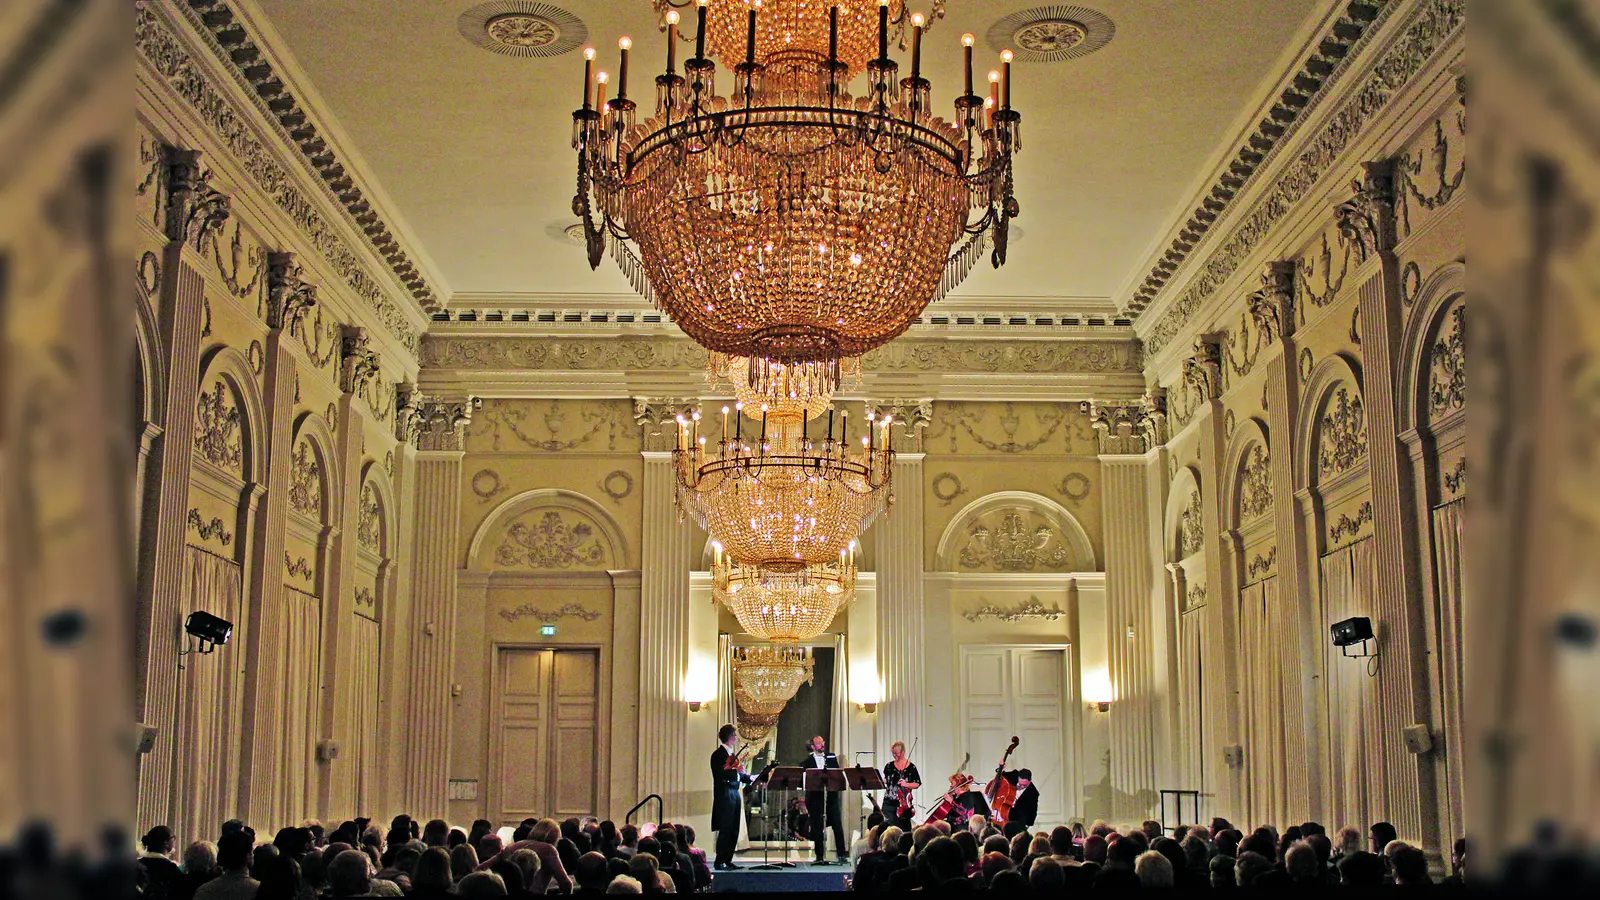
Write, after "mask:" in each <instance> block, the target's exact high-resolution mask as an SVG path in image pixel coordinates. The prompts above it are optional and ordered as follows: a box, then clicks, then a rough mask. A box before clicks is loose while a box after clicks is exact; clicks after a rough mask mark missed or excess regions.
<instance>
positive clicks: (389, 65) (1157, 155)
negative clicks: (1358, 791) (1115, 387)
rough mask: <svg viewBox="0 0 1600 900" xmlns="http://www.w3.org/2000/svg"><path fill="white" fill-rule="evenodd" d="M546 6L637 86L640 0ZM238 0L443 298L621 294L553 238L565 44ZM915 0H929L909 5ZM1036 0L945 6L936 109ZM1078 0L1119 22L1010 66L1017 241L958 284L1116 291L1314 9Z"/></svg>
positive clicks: (420, 8)
mask: <svg viewBox="0 0 1600 900" xmlns="http://www.w3.org/2000/svg"><path fill="white" fill-rule="evenodd" d="M552 2H553V4H554V5H559V6H561V7H563V8H564V9H567V10H568V11H570V12H571V13H574V14H576V15H577V16H578V17H579V18H581V19H582V20H583V22H584V24H585V25H586V26H587V29H588V33H589V41H588V42H589V43H590V44H592V45H593V46H596V47H598V48H601V52H600V61H601V62H600V65H601V67H602V68H606V69H614V67H615V65H616V49H615V47H616V44H615V39H616V38H617V37H618V36H619V35H623V34H627V35H630V36H632V37H633V38H634V40H635V46H636V48H637V49H636V51H635V54H634V56H635V59H634V61H633V65H634V72H635V73H638V74H635V75H634V76H633V78H635V79H637V80H636V81H634V84H635V85H639V84H641V83H643V84H648V83H649V82H648V81H647V80H646V79H648V78H650V77H653V75H654V72H655V70H656V69H657V68H659V67H660V66H661V65H662V60H661V59H659V57H660V56H662V55H664V44H665V38H664V37H663V36H662V35H661V34H660V32H658V31H657V27H656V18H655V16H654V14H653V13H652V11H651V4H650V2H649V0H552ZM255 3H256V5H257V6H258V8H259V9H260V11H261V12H262V13H263V14H264V15H265V18H266V22H267V23H269V24H270V26H271V28H272V29H273V30H276V32H277V33H278V37H279V38H280V39H281V40H280V41H279V42H277V49H279V50H280V51H284V55H285V56H287V57H288V58H289V59H287V60H286V62H288V63H289V67H290V70H291V71H292V70H293V68H294V67H295V66H298V68H300V69H301V70H302V71H303V72H304V73H305V75H306V77H307V78H308V79H309V81H310V85H300V86H299V87H300V95H301V96H302V98H304V99H305V100H307V101H308V104H309V105H311V106H312V108H313V110H314V111H315V114H316V115H317V116H318V118H319V119H321V120H322V121H323V123H324V125H325V126H328V127H325V129H324V130H330V129H331V130H332V132H333V133H334V134H335V135H339V134H340V132H342V133H343V136H344V137H345V138H346V140H347V145H346V146H345V148H344V150H345V151H346V152H348V153H350V154H351V155H352V157H353V158H354V159H356V160H357V166H358V167H360V168H365V169H366V170H367V172H369V173H370V176H371V179H372V180H373V181H375V182H376V184H375V185H373V186H374V187H376V188H377V189H378V193H379V195H380V196H381V195H387V197H388V199H389V201H390V203H391V204H392V205H391V206H390V209H391V211H392V212H393V213H394V214H395V218H396V219H397V221H394V222H392V224H393V225H394V226H395V227H396V228H397V229H398V230H399V231H400V232H401V233H402V234H407V235H409V237H410V239H411V240H412V241H413V242H414V244H415V245H416V250H417V251H418V256H419V257H420V258H421V260H422V262H423V265H424V266H426V267H427V268H428V269H429V270H431V271H430V275H431V276H432V277H433V278H434V279H435V281H436V282H437V286H438V287H439V288H440V289H441V292H442V293H443V294H444V295H445V296H449V297H453V298H454V301H455V302H457V303H482V302H485V301H486V300H494V299H504V300H505V301H506V302H507V304H508V305H510V304H514V303H516V302H519V301H524V302H539V301H541V300H564V299H567V298H574V297H586V298H591V299H600V298H597V297H596V295H615V296H617V297H618V298H619V299H620V298H624V297H636V295H634V294H633V292H632V291H631V290H630V289H629V287H628V285H627V282H626V281H625V280H624V278H623V277H622V275H621V274H620V273H619V272H618V271H617V270H616V267H615V266H614V265H613V264H612V263H611V262H609V261H606V262H604V263H602V265H601V267H600V270H599V271H598V272H591V271H590V270H589V267H588V265H587V264H586V262H585V260H584V258H583V252H582V250H581V248H579V247H577V246H575V245H573V244H571V243H568V242H566V241H564V240H563V239H562V238H561V229H562V228H563V227H565V226H567V225H570V224H572V223H575V222H576V221H577V220H576V218H575V217H574V216H573V215H572V213H571V209H570V205H571V200H572V194H573V181H574V175H575V170H576V159H575V157H574V153H573V151H572V149H571V147H570V144H569V138H570V130H571V115H570V114H571V111H572V109H573V107H574V106H576V105H577V102H578V91H577V90H576V88H577V87H578V85H579V83H580V81H581V80H582V78H581V74H582V73H581V70H582V59H581V56H580V55H579V54H578V53H577V52H576V51H573V52H568V53H565V54H563V55H560V56H556V57H551V58H543V59H541V58H529V57H515V56H508V55H502V54H497V53H492V52H490V51H488V50H485V49H482V48H480V47H478V46H475V45H473V44H472V43H470V42H468V41H467V40H466V39H465V38H464V37H462V35H461V34H460V33H459V32H458V31H457V24H456V22H457V18H458V16H459V15H460V14H461V13H462V12H463V11H465V10H467V9H468V8H470V7H472V6H474V5H475V4H474V3H472V2H468V0H427V2H399V3H396V2H390V3H375V2H372V0H255ZM919 5H920V6H922V7H923V8H926V7H928V6H930V5H931V4H930V3H928V2H926V0H923V2H921V3H920V4H919V3H918V2H917V0H912V3H911V7H912V8H913V9H916V8H918V6H919ZM1047 5H1049V4H1043V3H1039V2H1018V0H950V3H949V16H948V18H947V19H946V20H944V21H942V22H939V23H937V25H936V26H935V28H934V29H933V31H932V32H931V33H930V35H929V37H928V39H927V42H926V43H925V45H924V70H925V74H926V75H927V76H928V77H929V78H930V79H931V80H932V81H933V84H934V102H935V104H936V107H937V108H940V109H949V108H950V104H951V101H952V100H953V99H954V97H955V92H956V90H958V89H959V87H960V81H961V73H960V59H961V54H960V45H959V36H960V34H961V33H962V32H963V31H971V32H973V33H974V34H976V35H978V36H979V46H978V52H977V57H976V63H975V68H977V69H978V73H977V76H976V77H977V80H978V81H979V82H980V85H981V82H982V81H983V79H984V75H983V73H984V71H986V70H987V69H988V68H991V67H994V66H995V64H996V58H995V57H994V54H993V52H992V51H990V50H989V49H988V48H987V47H985V46H984V41H983V36H984V34H985V32H986V31H987V30H988V29H989V26H990V25H992V24H993V23H994V22H995V21H996V20H998V19H1001V18H1003V17H1005V16H1007V15H1009V14H1012V13H1015V12H1019V11H1022V10H1028V9H1032V8H1035V7H1039V6H1047ZM1088 5H1091V6H1092V7H1093V8H1094V9H1096V10H1098V11H1099V12H1101V13H1104V14H1105V15H1106V16H1109V17H1110V19H1111V20H1112V21H1113V22H1114V23H1115V26H1116V33H1115V37H1114V38H1113V39H1112V40H1111V42H1110V43H1109V44H1108V45H1106V46H1105V47H1103V48H1101V49H1099V50H1097V51H1095V52H1093V53H1090V54H1088V55H1086V56H1083V57H1081V58H1078V59H1072V60H1065V61H1061V62H1053V63H1026V64H1024V63H1018V64H1017V65H1016V67H1015V69H1014V74H1013V78H1014V87H1013V99H1014V103H1015V105H1016V107H1017V108H1018V109H1019V110H1021V111H1022V113H1023V115H1024V146H1023V153H1022V155H1021V156H1020V157H1019V158H1018V171H1017V196H1018V199H1019V200H1020V201H1021V204H1022V218H1020V219H1019V220H1018V225H1019V226H1020V228H1021V229H1022V231H1023V237H1022V239H1021V240H1020V241H1018V242H1016V243H1015V244H1014V246H1013V248H1012V251H1011V254H1010V259H1009V261H1008V262H1007V264H1006V266H1005V267H1004V268H1003V269H1000V270H998V271H996V270H991V269H990V268H988V267H987V266H984V267H981V268H979V269H978V270H976V271H975V272H974V273H973V275H972V276H971V277H970V278H968V280H967V281H966V282H965V283H964V284H963V285H962V286H961V288H960V289H959V290H958V291H957V292H956V293H955V294H954V295H953V296H954V297H957V298H962V297H965V298H968V299H970V300H974V301H975V300H978V299H981V298H992V297H1005V298H1013V299H1012V302H1016V301H1017V300H1024V299H1029V298H1034V299H1037V301H1038V302H1039V304H1040V305H1041V306H1059V305H1061V304H1062V303H1071V302H1093V301H1105V300H1108V299H1111V300H1115V299H1120V295H1121V294H1122V293H1126V292H1127V290H1128V288H1129V286H1130V285H1131V284H1135V283H1136V282H1137V279H1138V278H1139V277H1142V276H1143V274H1144V273H1145V271H1147V270H1148V266H1149V262H1150V256H1151V254H1152V252H1154V251H1155V250H1156V249H1157V248H1158V247H1164V243H1165V239H1166V237H1167V235H1168V232H1169V230H1170V229H1171V228H1172V226H1173V225H1174V224H1175V222H1176V221H1177V219H1178V217H1179V215H1180V213H1183V212H1186V211H1187V210H1188V209H1190V208H1191V207H1192V206H1193V205H1194V201H1195V196H1196V194H1197V192H1200V191H1202V190H1203V189H1204V188H1205V187H1206V186H1208V184H1209V176H1211V174H1212V171H1211V170H1212V169H1213V167H1215V166H1216V165H1217V164H1218V162H1219V161H1221V159H1222V158H1223V157H1222V154H1225V153H1228V152H1230V151H1231V150H1232V149H1233V147H1234V146H1235V145H1236V143H1237V140H1238V139H1239V137H1240V135H1241V134H1242V132H1243V129H1244V128H1245V127H1246V126H1247V124H1248V123H1249V122H1252V121H1253V120H1254V118H1255V116H1254V114H1255V112H1256V108H1257V106H1258V105H1259V104H1260V103H1261V102H1262V100H1263V99H1264V98H1265V97H1266V96H1268V94H1269V92H1271V91H1272V90H1273V87H1274V85H1276V84H1277V82H1278V81H1279V80H1280V79H1281V78H1282V76H1283V73H1284V72H1285V71H1286V70H1287V69H1289V68H1290V67H1291V66H1292V65H1293V64H1295V63H1296V62H1297V61H1298V59H1299V58H1300V56H1301V55H1302V51H1303V48H1304V45H1305V44H1306V42H1307V41H1309V40H1313V39H1314V36H1315V35H1316V32H1317V26H1318V25H1319V23H1321V22H1322V21H1323V20H1324V18H1325V16H1326V15H1327V14H1328V12H1329V9H1330V2H1329V0H1271V2H1255V3H1250V4H1248V5H1247V12H1246V10H1245V8H1244V7H1242V6H1241V5H1239V4H1234V3H1225V2H1217V0H1095V2H1092V3H1091V4H1088ZM1246 18H1247V21H1242V20H1245V19H1246ZM1243 25H1247V26H1248V27H1242V26H1243ZM682 55H687V54H680V56H682ZM906 64H907V62H906V61H905V60H902V65H903V66H904V65H906ZM646 73H648V74H646ZM722 75H723V78H724V79H726V77H727V76H726V73H725V72H724V73H722ZM722 87H723V89H724V90H726V84H723V85H722ZM980 90H981V86H980ZM635 92H636V93H637V92H638V88H637V87H636V88H635Z"/></svg>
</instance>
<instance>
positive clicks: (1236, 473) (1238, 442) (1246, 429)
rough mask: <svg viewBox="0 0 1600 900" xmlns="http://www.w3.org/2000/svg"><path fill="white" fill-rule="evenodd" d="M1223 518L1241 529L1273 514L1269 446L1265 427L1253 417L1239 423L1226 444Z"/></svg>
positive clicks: (1232, 525)
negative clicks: (1230, 439) (1231, 438)
mask: <svg viewBox="0 0 1600 900" xmlns="http://www.w3.org/2000/svg"><path fill="white" fill-rule="evenodd" d="M1227 460H1228V465H1227V468H1225V469H1224V470H1223V474H1224V477H1225V478H1226V479H1227V480H1226V481H1225V483H1224V487H1223V494H1222V496H1223V498H1224V503H1223V517H1224V519H1225V520H1226V522H1227V527H1229V528H1235V529H1237V528H1240V527H1241V526H1243V525H1246V524H1248V523H1250V522H1254V521H1256V520H1257V519H1260V518H1262V517H1264V516H1268V515H1271V513H1272V498H1273V492H1272V472H1271V468H1270V467H1271V443H1270V442H1269V441H1268V439H1267V426H1266V423H1264V422H1262V421H1261V420H1260V419H1258V418H1255V417H1254V416H1252V417H1250V418H1247V419H1245V420H1244V421H1243V422H1240V423H1239V426H1238V428H1237V429H1235V431H1234V434H1233V440H1232V441H1231V442H1230V443H1229V444H1228V455H1227Z"/></svg>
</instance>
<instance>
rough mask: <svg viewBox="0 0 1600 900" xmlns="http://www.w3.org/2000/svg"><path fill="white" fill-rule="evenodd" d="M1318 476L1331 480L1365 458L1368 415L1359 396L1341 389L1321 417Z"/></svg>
mask: <svg viewBox="0 0 1600 900" xmlns="http://www.w3.org/2000/svg"><path fill="white" fill-rule="evenodd" d="M1318 437H1319V438H1320V443H1319V447H1318V452H1317V473H1318V475H1319V476H1320V477H1321V478H1331V477H1333V476H1335V475H1338V474H1340V473H1342V472H1346V471H1348V470H1350V469H1351V468H1352V467H1354V466H1355V465H1356V464H1357V463H1359V462H1361V461H1362V460H1364V459H1366V458H1367V413H1366V407H1365V406H1364V405H1363V404H1362V402H1361V395H1360V394H1352V393H1351V391H1350V389H1349V388H1347V387H1344V386H1340V387H1339V389H1338V390H1336V391H1335V392H1334V395H1333V399H1331V400H1329V401H1328V407H1327V409H1326V410H1325V411H1324V412H1323V414H1322V421H1321V422H1320V423H1319V428H1318Z"/></svg>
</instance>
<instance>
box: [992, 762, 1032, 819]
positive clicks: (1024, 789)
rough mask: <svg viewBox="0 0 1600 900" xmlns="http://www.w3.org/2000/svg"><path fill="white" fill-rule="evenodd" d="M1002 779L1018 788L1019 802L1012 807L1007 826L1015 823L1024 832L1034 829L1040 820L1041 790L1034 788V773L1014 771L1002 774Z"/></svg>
mask: <svg viewBox="0 0 1600 900" xmlns="http://www.w3.org/2000/svg"><path fill="white" fill-rule="evenodd" d="M1000 777H1002V778H1004V779H1005V780H1007V781H1009V782H1011V783H1012V784H1013V785H1015V786H1016V788H1017V801H1016V803H1014V804H1012V806H1011V815H1010V816H1008V817H1007V818H1006V824H1007V825H1011V824H1013V823H1015V824H1016V825H1019V826H1021V827H1022V829H1023V830H1026V829H1029V828H1032V827H1033V822H1034V820H1035V819H1037V818H1039V789H1038V788H1036V787H1034V786H1033V773H1032V772H1031V771H1029V770H1027V769H1012V770H1010V771H1008V772H1001V773H1000Z"/></svg>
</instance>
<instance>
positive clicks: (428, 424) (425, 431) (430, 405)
mask: <svg viewBox="0 0 1600 900" xmlns="http://www.w3.org/2000/svg"><path fill="white" fill-rule="evenodd" d="M482 405H483V401H482V400H480V399H478V398H477V397H467V398H466V399H464V400H454V401H452V400H423V401H422V403H421V407H420V410H419V415H420V419H421V425H420V427H419V428H418V431H417V449H419V450H462V449H464V447H465V443H464V442H465V438H466V429H467V426H468V425H469V424H471V423H472V411H473V410H475V409H477V408H478V407H480V406H482Z"/></svg>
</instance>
